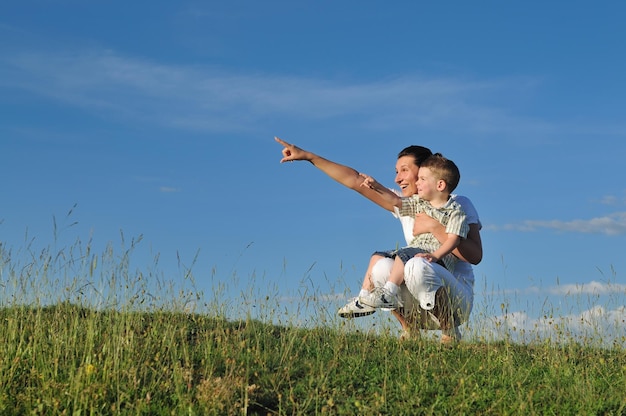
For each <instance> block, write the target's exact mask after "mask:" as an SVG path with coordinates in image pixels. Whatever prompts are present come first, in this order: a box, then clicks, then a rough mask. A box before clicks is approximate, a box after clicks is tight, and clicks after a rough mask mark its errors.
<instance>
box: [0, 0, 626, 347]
mask: <svg viewBox="0 0 626 416" xmlns="http://www.w3.org/2000/svg"><path fill="white" fill-rule="evenodd" d="M388 3H389V2H373V1H360V2H349V1H346V2H330V1H317V2H293V1H266V2H255V1H231V2H190V1H181V2H143V1H136V2H120V1H107V2H104V1H89V2H85V1H29V0H25V1H22V2H4V3H3V4H2V5H1V6H0V39H1V41H0V137H1V143H2V144H1V156H2V163H1V164H0V174H1V175H2V178H3V180H2V182H1V188H0V189H1V191H2V195H3V197H2V202H1V203H0V221H1V222H0V241H1V242H2V244H3V246H4V247H9V248H12V250H13V251H14V253H16V254H17V253H20V252H21V253H24V252H25V251H27V250H24V249H21V248H23V247H25V246H27V245H28V244H31V245H34V246H41V247H43V246H46V245H47V244H50V243H51V242H52V241H53V240H54V236H53V218H54V219H55V220H56V223H57V229H58V230H61V234H62V236H63V238H62V242H57V244H61V245H62V244H72V242H73V241H75V239H77V238H78V239H80V240H81V241H88V240H90V239H91V241H92V244H93V245H94V247H96V248H98V249H102V250H103V249H104V248H105V247H106V245H107V244H109V243H110V242H113V245H114V246H116V247H117V246H119V245H121V243H120V231H122V232H123V234H124V236H125V239H126V240H130V239H132V238H137V237H138V236H140V235H141V236H143V240H142V241H141V243H140V247H141V248H140V249H138V250H137V253H136V258H135V264H134V265H135V266H136V267H137V268H143V267H150V265H151V264H152V263H153V262H154V261H153V259H154V257H155V255H156V254H158V255H159V260H158V268H159V269H160V270H162V273H163V276H164V278H165V279H172V280H173V281H177V280H178V279H182V276H183V275H184V273H182V272H181V267H180V264H183V267H182V268H183V269H184V268H185V267H191V265H193V267H192V272H193V276H194V278H195V281H196V285H197V287H198V288H199V289H201V290H204V291H205V293H206V301H207V302H208V301H210V300H211V296H212V291H215V288H216V287H220V288H225V289H223V291H224V292H225V293H224V292H223V293H222V294H221V296H228V297H232V298H233V299H236V298H237V297H238V296H239V295H240V294H241V293H242V292H246V291H248V290H250V288H251V287H254V289H252V290H253V291H255V292H256V291H259V292H263V291H265V290H269V291H272V292H273V295H275V296H276V297H278V298H279V299H296V298H298V296H308V294H310V293H311V292H314V293H316V294H317V295H319V297H320V298H321V299H324V302H326V303H325V304H324V306H323V307H324V308H328V314H329V316H331V315H332V314H333V313H334V310H335V308H336V307H338V306H341V304H342V303H343V301H344V300H345V296H347V295H349V294H354V293H356V291H357V289H358V287H359V282H360V280H361V278H362V274H363V272H364V270H365V267H366V264H367V260H368V258H369V254H370V253H371V252H372V251H374V250H376V249H386V248H390V247H395V246H396V244H398V243H401V242H402V234H401V230H400V226H399V224H398V223H397V221H396V220H394V219H393V218H392V217H391V215H390V214H388V213H386V212H385V211H383V210H382V209H380V208H378V207H376V206H374V205H372V204H370V203H369V202H367V201H365V200H363V199H362V198H360V197H359V196H358V195H357V194H354V193H351V191H347V190H345V189H343V188H342V187H341V186H340V185H338V184H336V183H334V182H333V181H332V180H330V179H328V178H327V177H325V176H324V175H323V174H322V173H321V172H319V171H317V170H316V169H315V168H313V167H312V166H310V165H309V164H307V163H293V164H287V165H285V164H283V165H281V164H279V160H280V158H281V154H280V150H281V147H280V146H279V145H278V144H276V143H275V142H274V140H273V137H274V136H279V137H281V138H283V139H284V140H287V141H290V142H293V143H295V144H297V145H299V146H301V147H303V148H305V149H308V150H311V151H314V152H316V153H318V154H321V155H323V156H325V157H327V158H329V159H332V160H335V161H338V162H341V163H345V164H347V165H350V166H353V167H355V168H357V169H359V170H361V171H363V172H366V173H368V174H371V175H373V176H374V177H376V178H377V179H378V180H379V181H381V182H382V183H385V184H388V185H389V186H393V185H394V184H393V178H394V166H395V158H396V154H397V152H398V151H399V150H400V149H402V148H403V147H405V146H407V145H410V144H420V145H424V146H428V147H430V148H431V149H433V150H434V151H438V152H441V153H443V154H444V155H446V156H448V157H449V158H451V159H453V160H454V161H455V162H456V163H457V164H458V165H459V167H460V169H461V174H462V178H461V183H460V185H459V188H458V189H457V192H458V193H459V194H463V195H466V196H468V197H470V198H471V199H472V201H473V202H474V204H475V206H476V207H477V209H478V210H479V213H480V216H481V219H482V222H483V224H484V228H483V232H482V237H483V243H484V250H485V257H484V260H483V261H482V263H481V264H480V265H478V266H477V267H476V269H475V272H476V282H477V283H476V294H477V304H481V305H490V307H491V306H493V308H494V310H493V315H494V317H495V318H494V319H495V321H497V320H498V319H500V320H502V319H504V317H503V316H502V313H503V310H504V309H505V310H506V312H507V319H509V320H516V322H517V325H522V326H523V325H527V326H529V327H535V328H536V327H537V326H538V325H541V322H540V320H541V319H542V317H545V315H546V310H549V311H557V312H558V314H559V316H567V317H571V318H572V319H573V320H576V319H577V318H581V317H584V316H587V315H585V314H590V313H591V314H594V313H595V314H596V315H597V316H599V319H600V320H603V321H608V322H609V323H611V322H613V321H615V322H620V320H622V322H623V319H624V316H625V315H626V311H625V310H624V305H625V303H626V301H625V300H624V298H625V297H626V279H625V278H624V274H625V273H626V260H625V259H624V256H623V247H624V246H625V236H624V235H625V234H626V184H625V181H624V178H625V177H626V176H625V174H624V173H623V159H624V157H625V155H626V140H624V139H625V138H626V117H625V115H626V113H625V111H626V110H625V109H626V58H625V57H624V54H623V53H622V52H623V46H624V39H625V38H626V28H624V25H623V21H624V18H625V15H626V5H624V4H622V3H621V2H601V3H597V2H595V3H592V2H582V1H571V2H548V3H546V2H539V1H530V2H528V1H526V2H496V1H485V2H480V3H475V2H460V1H458V2H445V3H441V4H439V3H434V2H409V1H398V2H393V4H388ZM70 210H72V214H71V215H70V216H69V217H66V214H67V213H68V211H70ZM75 222H77V224H75V225H72V226H69V225H71V224H73V223H75ZM33 239H34V240H33ZM33 241H34V243H33ZM126 245H128V241H126ZM196 255H197V258H196ZM194 258H195V259H196V260H195V261H194ZM303 288H305V289H303ZM303 291H304V292H306V293H305V294H303ZM572 296H573V298H574V299H575V301H574V305H573V306H571V305H570V304H569V303H568V302H570V301H571V299H572ZM568 299H570V300H569V301H568ZM581 299H583V301H582V302H581V301H580V300H581ZM313 302H320V303H321V302H322V300H319V299H317V300H313ZM502 304H505V308H502V307H501V305H502ZM329 305H330V306H329ZM546 305H548V306H546ZM320 307H322V306H320ZM483 309H484V308H483ZM486 314H489V311H488V312H486ZM329 319H330V318H329ZM477 319H478V318H477ZM581 319H582V318H581ZM622 340H623V339H622Z"/></svg>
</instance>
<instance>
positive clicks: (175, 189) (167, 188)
mask: <svg viewBox="0 0 626 416" xmlns="http://www.w3.org/2000/svg"><path fill="white" fill-rule="evenodd" d="M159 190H160V191H161V192H163V193H172V192H180V189H178V188H172V187H169V186H162V187H161V188H159Z"/></svg>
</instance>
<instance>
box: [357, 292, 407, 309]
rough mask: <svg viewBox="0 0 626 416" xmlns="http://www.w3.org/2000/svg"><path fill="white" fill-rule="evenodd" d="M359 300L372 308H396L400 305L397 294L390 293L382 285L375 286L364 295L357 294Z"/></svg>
mask: <svg viewBox="0 0 626 416" xmlns="http://www.w3.org/2000/svg"><path fill="white" fill-rule="evenodd" d="M359 302H361V304H363V305H367V306H371V307H372V308H388V309H397V308H399V307H400V306H402V303H401V302H400V299H399V298H398V295H392V294H391V293H390V292H389V291H388V290H387V289H385V288H384V287H377V288H376V289H374V290H373V291H371V292H370V293H368V294H367V295H365V296H359Z"/></svg>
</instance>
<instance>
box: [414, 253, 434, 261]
mask: <svg viewBox="0 0 626 416" xmlns="http://www.w3.org/2000/svg"><path fill="white" fill-rule="evenodd" d="M415 257H421V258H423V259H426V261H428V262H429V263H437V262H438V261H439V258H437V257H436V256H434V255H433V253H417V254H416V255H415Z"/></svg>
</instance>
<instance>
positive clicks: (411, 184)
mask: <svg viewBox="0 0 626 416" xmlns="http://www.w3.org/2000/svg"><path fill="white" fill-rule="evenodd" d="M419 169H420V168H419V166H417V165H416V164H415V158H414V157H413V156H402V157H401V158H399V159H398V161H397V162H396V183H397V184H398V186H399V187H400V190H401V191H402V196H411V195H415V194H416V193H417V186H416V185H415V182H416V181H417V175H418V172H419Z"/></svg>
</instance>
